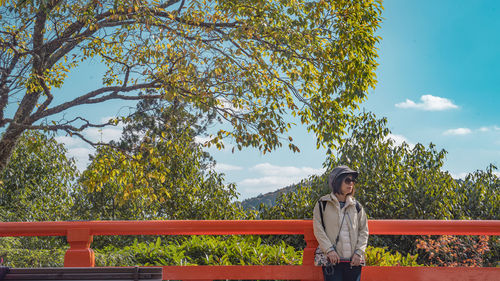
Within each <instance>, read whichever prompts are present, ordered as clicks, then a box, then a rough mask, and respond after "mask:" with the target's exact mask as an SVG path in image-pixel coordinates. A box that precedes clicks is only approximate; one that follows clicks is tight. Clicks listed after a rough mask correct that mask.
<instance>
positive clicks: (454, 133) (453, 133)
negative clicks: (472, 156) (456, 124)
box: [443, 128, 472, 136]
mask: <svg viewBox="0 0 500 281" xmlns="http://www.w3.org/2000/svg"><path fill="white" fill-rule="evenodd" d="M470 133H472V131H471V130H470V129H469V128H457V129H449V130H446V131H445V132H444V133H443V135H447V136H449V135H451V136H464V135H468V134H470Z"/></svg>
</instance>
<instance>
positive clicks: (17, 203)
mask: <svg viewBox="0 0 500 281" xmlns="http://www.w3.org/2000/svg"><path fill="white" fill-rule="evenodd" d="M76 176H77V169H76V167H75V164H74V161H73V160H72V159H68V158H66V150H65V148H64V147H63V146H62V145H61V144H58V143H57V142H56V141H55V140H54V139H53V138H48V137H47V136H45V135H43V134H41V133H38V132H35V131H26V132H25V133H23V135H22V136H21V138H20V140H19V145H18V146H17V148H16V149H15V150H14V153H13V154H12V157H11V161H10V162H9V165H7V167H6V168H5V169H4V170H3V171H2V172H0V221H47V220H66V219H71V214H70V213H69V210H70V209H71V206H72V204H73V200H72V198H71V196H70V192H71V186H72V184H73V182H74V181H75V178H76Z"/></svg>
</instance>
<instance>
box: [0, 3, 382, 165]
mask: <svg viewBox="0 0 500 281" xmlns="http://www.w3.org/2000/svg"><path fill="white" fill-rule="evenodd" d="M381 12H382V4H381V1H372V0H363V1H357V2H356V3H353V2H352V1H337V0H327V1H306V0H298V1H278V0H273V1H268V0H265V1H264V0H252V1H247V0H244V1H243V0H237V1H235V0H222V1H205V0H203V1H202V0H188V1H157V0H144V1H129V0H102V1H98V2H96V1H16V2H11V1H9V2H8V3H7V4H6V5H2V6H0V15H1V17H0V42H1V44H0V57H2V60H0V68H2V69H4V70H5V71H3V72H2V74H1V77H0V78H1V79H0V80H1V81H8V83H6V82H5V83H4V84H2V85H0V86H1V87H0V89H1V96H2V97H5V99H3V98H2V106H0V110H1V111H2V112H1V113H0V127H4V126H6V134H5V135H4V136H3V137H2V138H1V139H0V148H1V149H0V170H3V168H4V167H5V165H6V163H7V160H8V158H9V157H10V154H11V152H12V149H13V146H14V145H15V141H16V140H17V138H18V137H19V135H20V134H21V133H22V132H23V130H25V128H29V127H30V126H33V125H34V124H37V128H43V129H46V130H52V131H56V130H63V131H65V132H68V133H70V134H71V133H79V132H80V131H81V130H82V129H84V128H87V127H92V126H97V125H100V124H91V123H90V122H87V119H88V118H85V116H80V117H83V118H74V119H72V120H66V119H63V120H59V121H57V120H53V121H54V122H53V123H45V122H40V121H42V120H44V119H45V118H49V119H51V118H54V116H56V115H57V114H59V113H65V112H70V111H71V110H72V109H74V108H75V107H78V106H81V105H91V104H96V103H102V102H106V101H111V100H141V99H164V100H168V101H173V100H175V99H178V100H180V101H182V102H185V103H186V109H197V110H200V111H202V112H204V113H206V114H210V113H215V114H216V115H217V116H218V118H220V120H224V122H225V124H226V125H228V126H221V127H220V130H218V131H217V132H216V133H215V134H214V135H213V138H212V139H211V141H210V142H209V144H210V145H214V146H216V147H218V148H222V147H223V146H224V143H223V142H222V140H223V139H224V138H230V139H231V140H232V141H233V143H234V144H235V147H236V148H238V149H241V148H243V147H255V148H258V149H259V150H260V151H262V152H269V151H271V150H273V149H276V148H278V147H281V146H282V145H283V144H285V145H288V146H289V148H290V149H291V150H293V151H298V147H297V146H296V145H295V144H294V143H293V138H291V137H289V138H288V137H287V133H288V132H289V129H290V128H291V127H292V126H294V125H295V123H294V122H295V120H293V121H292V120H290V119H289V118H288V117H287V116H289V114H292V115H293V116H296V117H298V118H299V119H300V122H301V123H302V124H304V125H305V126H307V128H308V129H309V130H310V131H312V132H314V133H315V134H316V135H317V137H318V140H317V142H318V145H333V143H334V141H335V140H338V139H339V138H340V137H341V136H342V135H343V133H344V126H343V125H342V124H344V123H345V121H346V120H347V117H348V116H349V115H350V114H352V113H351V111H352V110H354V109H356V108H357V107H358V104H359V103H360V102H361V101H363V100H364V99H365V98H366V95H367V92H368V89H369V88H373V87H374V85H375V83H376V80H375V68H376V66H377V63H376V61H375V59H376V58H377V53H376V50H377V49H376V44H377V42H378V41H379V39H380V38H379V37H378V36H376V35H375V31H376V29H377V28H378V27H379V25H380V22H381ZM96 62H97V63H101V65H103V66H104V67H105V73H104V75H103V76H102V79H101V81H102V82H101V85H99V86H98V87H97V88H95V89H90V90H89V92H78V91H77V90H76V92H74V93H73V95H67V94H66V93H61V94H60V95H59V94H57V95H59V96H57V97H55V95H56V93H57V91H55V90H54V89H58V88H62V86H63V85H64V84H65V82H66V79H67V78H68V77H69V76H70V75H71V74H73V73H75V72H78V71H79V69H78V67H79V66H80V65H81V64H83V63H96ZM151 89H152V90H155V91H148V90H151ZM141 90H142V91H143V92H142V94H139V92H140V91H141ZM17 101H21V102H19V103H18V102H17ZM55 101H57V104H55V105H54V102H55ZM4 103H5V105H4ZM9 112H15V116H16V117H15V118H8V117H7V114H4V113H9ZM49 121H52V120H49ZM38 124H39V125H38Z"/></svg>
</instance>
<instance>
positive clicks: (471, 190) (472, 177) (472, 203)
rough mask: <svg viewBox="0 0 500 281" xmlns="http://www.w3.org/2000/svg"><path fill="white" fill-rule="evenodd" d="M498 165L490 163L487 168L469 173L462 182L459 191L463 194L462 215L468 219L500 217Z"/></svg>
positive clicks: (493, 218) (496, 218)
mask: <svg viewBox="0 0 500 281" xmlns="http://www.w3.org/2000/svg"><path fill="white" fill-rule="evenodd" d="M495 170H497V167H496V166H494V165H492V164H491V165H490V166H488V167H487V168H486V170H484V171H482V170H478V171H475V172H473V173H470V174H468V175H467V176H466V177H465V180H464V181H462V182H461V183H460V186H459V188H458V190H457V192H459V193H461V194H462V195H463V201H462V202H461V204H460V205H461V206H462V208H461V209H460V210H461V211H462V216H463V217H464V218H466V219H478V218H480V219H484V220H498V219H500V177H498V176H497V175H496V174H495Z"/></svg>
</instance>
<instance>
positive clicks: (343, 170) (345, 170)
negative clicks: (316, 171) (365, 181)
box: [328, 165, 358, 190]
mask: <svg viewBox="0 0 500 281" xmlns="http://www.w3.org/2000/svg"><path fill="white" fill-rule="evenodd" d="M343 174H352V175H353V176H354V178H357V177H358V172H357V171H354V170H353V169H351V168H349V167H347V166H345V165H342V166H338V167H336V168H335V169H333V170H332V171H331V172H330V175H329V176H328V186H329V187H330V189H332V190H333V183H334V182H335V180H336V179H337V178H338V177H339V176H340V175H343Z"/></svg>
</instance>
